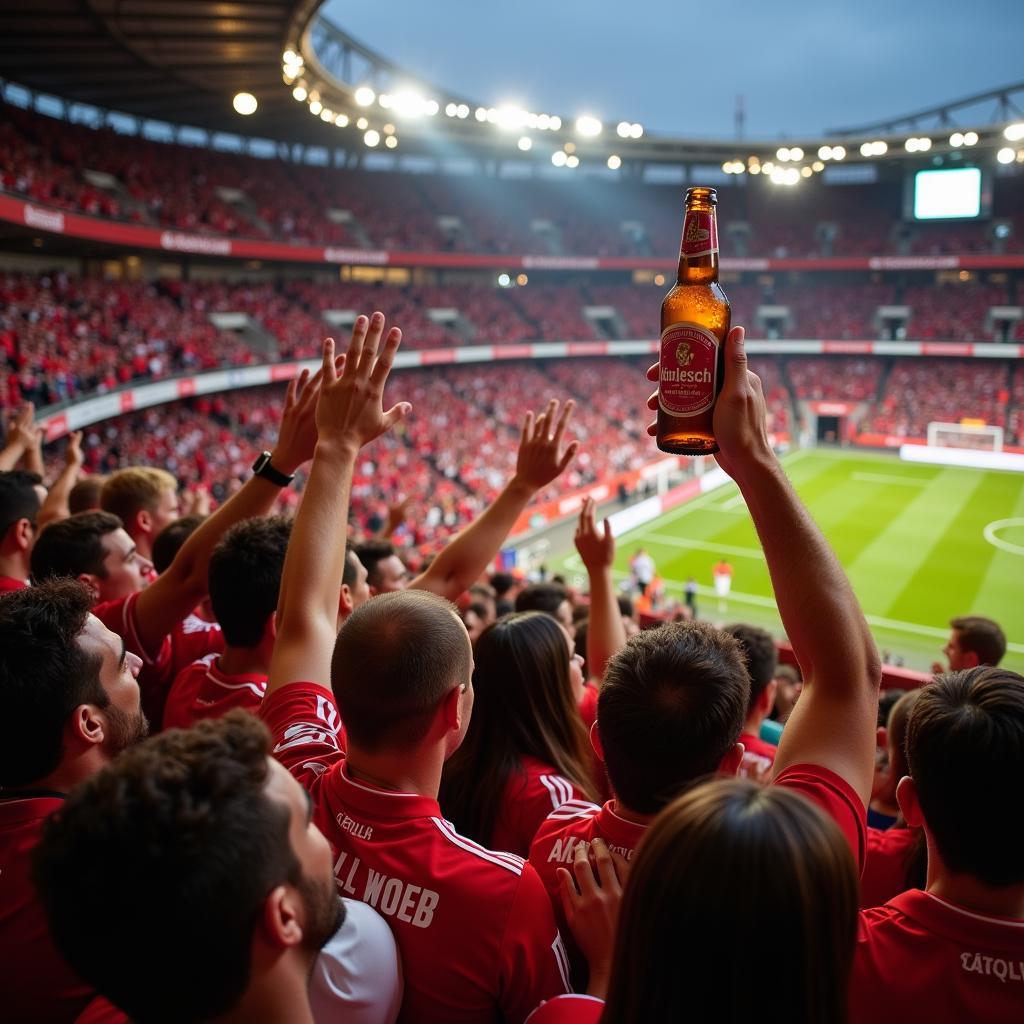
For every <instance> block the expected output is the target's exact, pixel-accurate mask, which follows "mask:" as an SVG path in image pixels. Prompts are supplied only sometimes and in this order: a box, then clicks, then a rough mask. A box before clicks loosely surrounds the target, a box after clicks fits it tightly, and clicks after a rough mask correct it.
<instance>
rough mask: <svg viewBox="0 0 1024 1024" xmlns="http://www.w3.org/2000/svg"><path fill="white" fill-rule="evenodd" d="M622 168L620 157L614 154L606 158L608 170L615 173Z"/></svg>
mask: <svg viewBox="0 0 1024 1024" xmlns="http://www.w3.org/2000/svg"><path fill="white" fill-rule="evenodd" d="M621 166H622V157H620V156H616V155H615V154H614V153H612V155H611V156H610V157H608V170H610V171H617V170H618V169H619V168H620V167H621Z"/></svg>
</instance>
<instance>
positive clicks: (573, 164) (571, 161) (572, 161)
mask: <svg viewBox="0 0 1024 1024" xmlns="http://www.w3.org/2000/svg"><path fill="white" fill-rule="evenodd" d="M579 165H580V158H579V157H578V156H576V154H575V153H573V155H572V156H567V157H566V158H565V166H566V167H570V168H572V169H573V170H575V169H576V168H577V167H579Z"/></svg>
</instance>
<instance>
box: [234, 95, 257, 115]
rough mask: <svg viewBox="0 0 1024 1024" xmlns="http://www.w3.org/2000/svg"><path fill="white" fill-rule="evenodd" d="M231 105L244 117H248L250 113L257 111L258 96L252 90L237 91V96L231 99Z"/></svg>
mask: <svg viewBox="0 0 1024 1024" xmlns="http://www.w3.org/2000/svg"><path fill="white" fill-rule="evenodd" d="M231 106H233V107H234V108H235V113H236V114H241V115H242V117H248V116H249V115H250V114H255V113H256V106H257V104H256V97H255V96H253V94H252V93H251V92H239V93H235V98H234V99H233V100H232V101H231Z"/></svg>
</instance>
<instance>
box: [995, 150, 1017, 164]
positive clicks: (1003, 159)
mask: <svg viewBox="0 0 1024 1024" xmlns="http://www.w3.org/2000/svg"><path fill="white" fill-rule="evenodd" d="M996 159H997V160H998V161H999V162H1000V163H1001V164H1012V163H1013V161H1014V160H1016V159H1017V154H1016V153H1015V152H1014V151H1013V150H1012V149H1010V147H1009V146H1007V147H1006V148H1005V149H1001V150H999V152H998V153H996Z"/></svg>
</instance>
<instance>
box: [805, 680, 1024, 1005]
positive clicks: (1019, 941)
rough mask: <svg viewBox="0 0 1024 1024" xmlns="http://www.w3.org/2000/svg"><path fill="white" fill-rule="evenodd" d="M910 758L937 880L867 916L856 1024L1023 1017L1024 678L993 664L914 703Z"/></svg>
mask: <svg viewBox="0 0 1024 1024" xmlns="http://www.w3.org/2000/svg"><path fill="white" fill-rule="evenodd" d="M803 699H804V698H802V697H801V704H802V702H803ZM799 706H800V705H798V708H799ZM794 714H796V712H794ZM787 733H788V728H787ZM906 752H907V763H908V767H909V775H907V776H905V777H904V778H903V779H902V780H901V781H900V783H899V786H898V788H897V791H896V792H897V797H898V799H899V804H900V808H901V810H902V811H903V816H904V817H905V818H906V820H907V824H908V825H909V826H911V827H912V828H913V827H920V828H922V829H923V830H924V834H925V838H926V841H927V844H928V878H927V884H926V887H925V889H924V890H921V889H912V890H910V891H909V892H905V893H903V894H902V895H900V896H897V897H896V898H895V899H891V900H890V901H889V902H888V903H887V904H886V905H885V906H883V907H877V908H875V909H873V910H866V911H864V912H862V914H861V920H860V934H859V938H858V943H857V951H856V955H855V957H854V965H853V974H852V977H851V982H850V1024H868V1022H871V1024H895V1022H900V1024H903V1022H905V1021H908V1020H928V1021H931V1022H935V1024H954V1022H959V1021H978V1022H985V1024H1011V1022H1017V1021H1020V1019H1021V1008H1022V1006H1024V857H1022V856H1021V848H1022V845H1024V826H1022V824H1021V815H1020V814H1019V813H1018V808H1019V807H1020V799H1021V795H1020V786H1021V779H1022V778H1024V677H1022V676H1020V675H1018V674H1017V673H1016V672H1011V671H1009V670H1008V669H1000V668H997V667H993V666H981V667H975V668H971V669H967V670H964V671H958V672H950V673H948V674H946V675H943V676H940V677H939V678H938V679H937V680H936V681H935V682H934V683H932V684H931V685H929V686H926V687H924V688H923V689H922V690H921V691H920V693H919V694H918V696H917V699H916V701H915V702H914V706H913V709H912V710H911V712H910V718H909V720H908V722H907V736H906Z"/></svg>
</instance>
